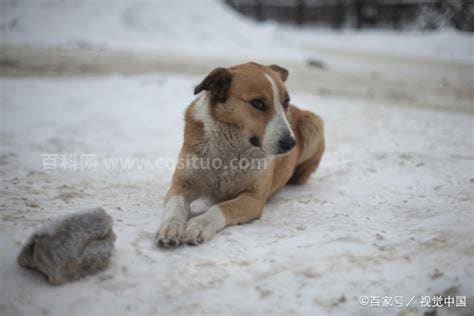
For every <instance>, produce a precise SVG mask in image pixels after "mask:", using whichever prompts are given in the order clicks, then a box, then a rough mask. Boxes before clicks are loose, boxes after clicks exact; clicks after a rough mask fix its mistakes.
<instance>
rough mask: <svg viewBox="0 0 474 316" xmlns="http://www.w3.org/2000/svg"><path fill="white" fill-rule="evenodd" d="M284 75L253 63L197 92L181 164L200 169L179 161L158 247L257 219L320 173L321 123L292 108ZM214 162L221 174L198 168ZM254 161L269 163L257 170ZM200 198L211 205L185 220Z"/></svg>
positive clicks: (212, 77) (224, 72) (223, 71)
mask: <svg viewBox="0 0 474 316" xmlns="http://www.w3.org/2000/svg"><path fill="white" fill-rule="evenodd" d="M287 77H288V71H287V70H286V69H284V68H282V67H280V66H277V65H270V66H264V65H260V64H257V63H253V62H251V63H247V64H242V65H237V66H234V67H230V68H217V69H215V70H213V71H212V72H211V73H210V74H209V75H208V76H207V77H206V78H205V79H204V80H203V81H202V82H201V83H200V84H199V85H198V86H197V87H196V89H195V90H194V94H199V96H198V98H197V99H196V100H195V101H193V102H192V103H191V105H190V106H189V107H188V109H187V110H186V114H185V129H184V142H183V145H182V148H181V151H180V153H179V161H189V160H190V159H194V161H195V162H196V159H198V160H201V163H200V164H199V163H198V164H197V165H198V167H196V163H194V164H193V166H190V164H189V163H181V164H180V163H178V165H177V168H176V170H175V172H174V175H173V180H172V184H171V188H170V189H169V191H168V193H167V194H166V197H165V199H164V205H165V216H164V220H163V223H162V224H161V227H160V229H159V230H158V232H157V233H156V236H155V242H156V243H157V244H158V245H159V246H161V247H165V248H169V247H174V246H177V245H179V244H182V243H189V244H194V245H196V244H200V243H202V242H204V241H206V240H209V239H210V238H211V237H212V236H214V235H215V234H216V233H217V232H218V231H220V230H221V229H223V228H224V227H226V226H231V225H236V224H242V223H247V222H250V221H252V220H254V219H257V218H260V216H261V215H262V212H263V208H264V206H265V203H266V201H267V200H268V199H269V198H270V197H271V196H272V195H273V194H274V193H275V192H277V191H278V190H279V189H281V188H282V187H283V186H284V185H285V184H286V183H294V184H303V183H305V182H306V181H307V180H308V178H309V176H310V174H311V173H312V172H313V171H314V170H315V169H316V168H317V167H318V164H319V162H320V160H321V156H322V155H323V152H324V129H323V121H322V120H321V118H320V117H319V116H317V115H315V114H313V113H312V112H309V111H303V110H300V109H298V108H297V107H296V106H294V105H290V104H289V101H290V97H289V95H288V92H287V90H286V87H285V84H284V82H285V80H286V79H287ZM216 159H217V160H218V161H220V162H219V163H218V164H217V163H216V164H213V166H218V168H214V167H211V166H209V164H208V163H207V164H203V163H202V160H206V161H215V160H216ZM236 159H238V160H239V162H237V161H236ZM243 160H247V162H245V163H240V161H243ZM255 160H257V161H259V162H261V161H263V162H266V163H265V164H261V163H258V164H256V165H257V167H255V166H253V165H252V163H251V162H252V161H255ZM203 166H204V167H203ZM236 166H237V167H236ZM242 166H244V167H247V168H242ZM252 166H253V167H252ZM200 197H206V198H210V199H211V200H212V201H214V202H213V203H215V204H214V206H212V207H211V208H209V210H207V211H206V212H204V213H203V214H201V215H199V216H196V217H193V218H191V219H190V215H191V211H190V203H191V202H192V201H193V200H195V199H197V198H200Z"/></svg>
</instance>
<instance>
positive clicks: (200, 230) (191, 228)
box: [185, 208, 225, 245]
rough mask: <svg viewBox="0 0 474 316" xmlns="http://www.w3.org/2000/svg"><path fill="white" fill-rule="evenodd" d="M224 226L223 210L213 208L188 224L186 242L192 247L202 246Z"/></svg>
mask: <svg viewBox="0 0 474 316" xmlns="http://www.w3.org/2000/svg"><path fill="white" fill-rule="evenodd" d="M224 226H225V218H224V216H223V215H222V212H221V210H220V209H219V208H211V209H209V210H208V211H207V212H205V213H204V214H202V215H199V216H196V217H194V218H192V219H191V220H190V221H189V222H188V226H187V227H186V237H185V241H186V242H187V243H188V244H191V245H199V244H202V243H203V242H205V241H208V240H209V239H211V238H212V236H214V235H215V234H216V233H217V232H218V231H219V230H221V229H222V228H224Z"/></svg>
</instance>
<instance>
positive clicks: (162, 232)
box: [154, 218, 186, 248]
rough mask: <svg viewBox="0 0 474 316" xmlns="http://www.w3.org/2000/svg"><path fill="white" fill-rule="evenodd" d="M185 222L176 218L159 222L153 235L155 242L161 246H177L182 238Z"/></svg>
mask: <svg viewBox="0 0 474 316" xmlns="http://www.w3.org/2000/svg"><path fill="white" fill-rule="evenodd" d="M185 230H186V222H183V221H181V220H178V219H174V218H171V219H168V220H166V221H164V222H163V223H162V224H161V227H160V229H158V232H157V233H156V235H155V239H154V241H155V244H157V245H158V246H160V247H163V248H172V247H176V246H179V244H180V243H181V242H182V241H183V240H184V236H185V235H184V233H185Z"/></svg>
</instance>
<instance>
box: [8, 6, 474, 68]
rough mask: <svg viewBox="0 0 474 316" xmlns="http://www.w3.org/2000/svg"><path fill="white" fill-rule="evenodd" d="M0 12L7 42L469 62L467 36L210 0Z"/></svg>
mask: <svg viewBox="0 0 474 316" xmlns="http://www.w3.org/2000/svg"><path fill="white" fill-rule="evenodd" d="M0 11H1V12H2V14H0V30H1V38H2V42H5V43H16V44H28V45H48V46H55V47H68V48H82V49H98V50H138V51H143V50H146V51H147V52H155V53H160V54H173V55H175V54H176V55H178V56H184V57H189V56H192V57H193V58H196V57H208V58H209V57H210V58H212V57H220V58H231V57H234V58H235V57H245V58H246V59H248V58H249V57H251V58H267V59H268V58H273V59H280V60H296V61H304V60H305V59H306V58H308V57H314V56H315V55H316V56H318V52H319V51H320V50H322V51H323V52H324V51H326V50H330V51H334V50H335V49H337V50H341V49H342V50H343V51H348V52H352V53H353V52H359V53H371V54H373V53H383V54H389V55H393V56H402V57H414V56H416V57H425V58H430V59H443V60H451V61H452V60H454V61H463V62H466V61H468V62H470V63H474V37H473V35H472V34H469V33H460V32H455V31H453V30H449V29H447V30H444V31H442V32H404V33H399V32H393V31H380V30H378V31H364V32H356V31H351V30H345V31H343V32H340V31H331V30H324V29H323V30H315V29H313V28H306V29H303V30H301V29H297V28H295V27H288V26H279V25H277V24H276V23H273V22H266V23H263V24H258V23H256V22H254V21H251V20H249V19H244V18H242V16H240V15H239V14H238V13H237V12H234V11H231V10H230V9H229V8H228V7H227V6H226V5H225V4H224V3H221V2H219V1H216V0H201V1H200V2H199V5H196V3H195V2H194V1H189V0H174V1H169V0H167V1H159V2H158V1H151V0H140V1H131V0H122V1H118V2H117V1H113V0H105V1H92V0H82V1H71V0H69V1H61V2H58V1H53V0H38V1H34V2H32V1H28V0H18V1H5V2H2V3H0ZM326 57H327V56H326Z"/></svg>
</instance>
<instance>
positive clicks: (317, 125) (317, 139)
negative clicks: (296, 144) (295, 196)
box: [288, 110, 325, 184]
mask: <svg viewBox="0 0 474 316" xmlns="http://www.w3.org/2000/svg"><path fill="white" fill-rule="evenodd" d="M298 114H299V115H298V118H297V121H296V126H297V130H296V133H297V137H298V140H299V141H300V144H301V152H300V156H299V157H298V164H297V166H296V168H295V171H294V172H293V175H292V176H291V178H290V180H289V181H288V183H290V184H304V183H305V182H306V181H308V179H309V177H310V176H311V173H313V171H314V170H316V168H317V167H318V166H319V163H320V161H321V158H322V156H323V153H324V149H325V143H324V122H323V120H322V118H321V117H320V116H318V115H316V114H314V113H312V112H310V111H302V110H300V113H298Z"/></svg>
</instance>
